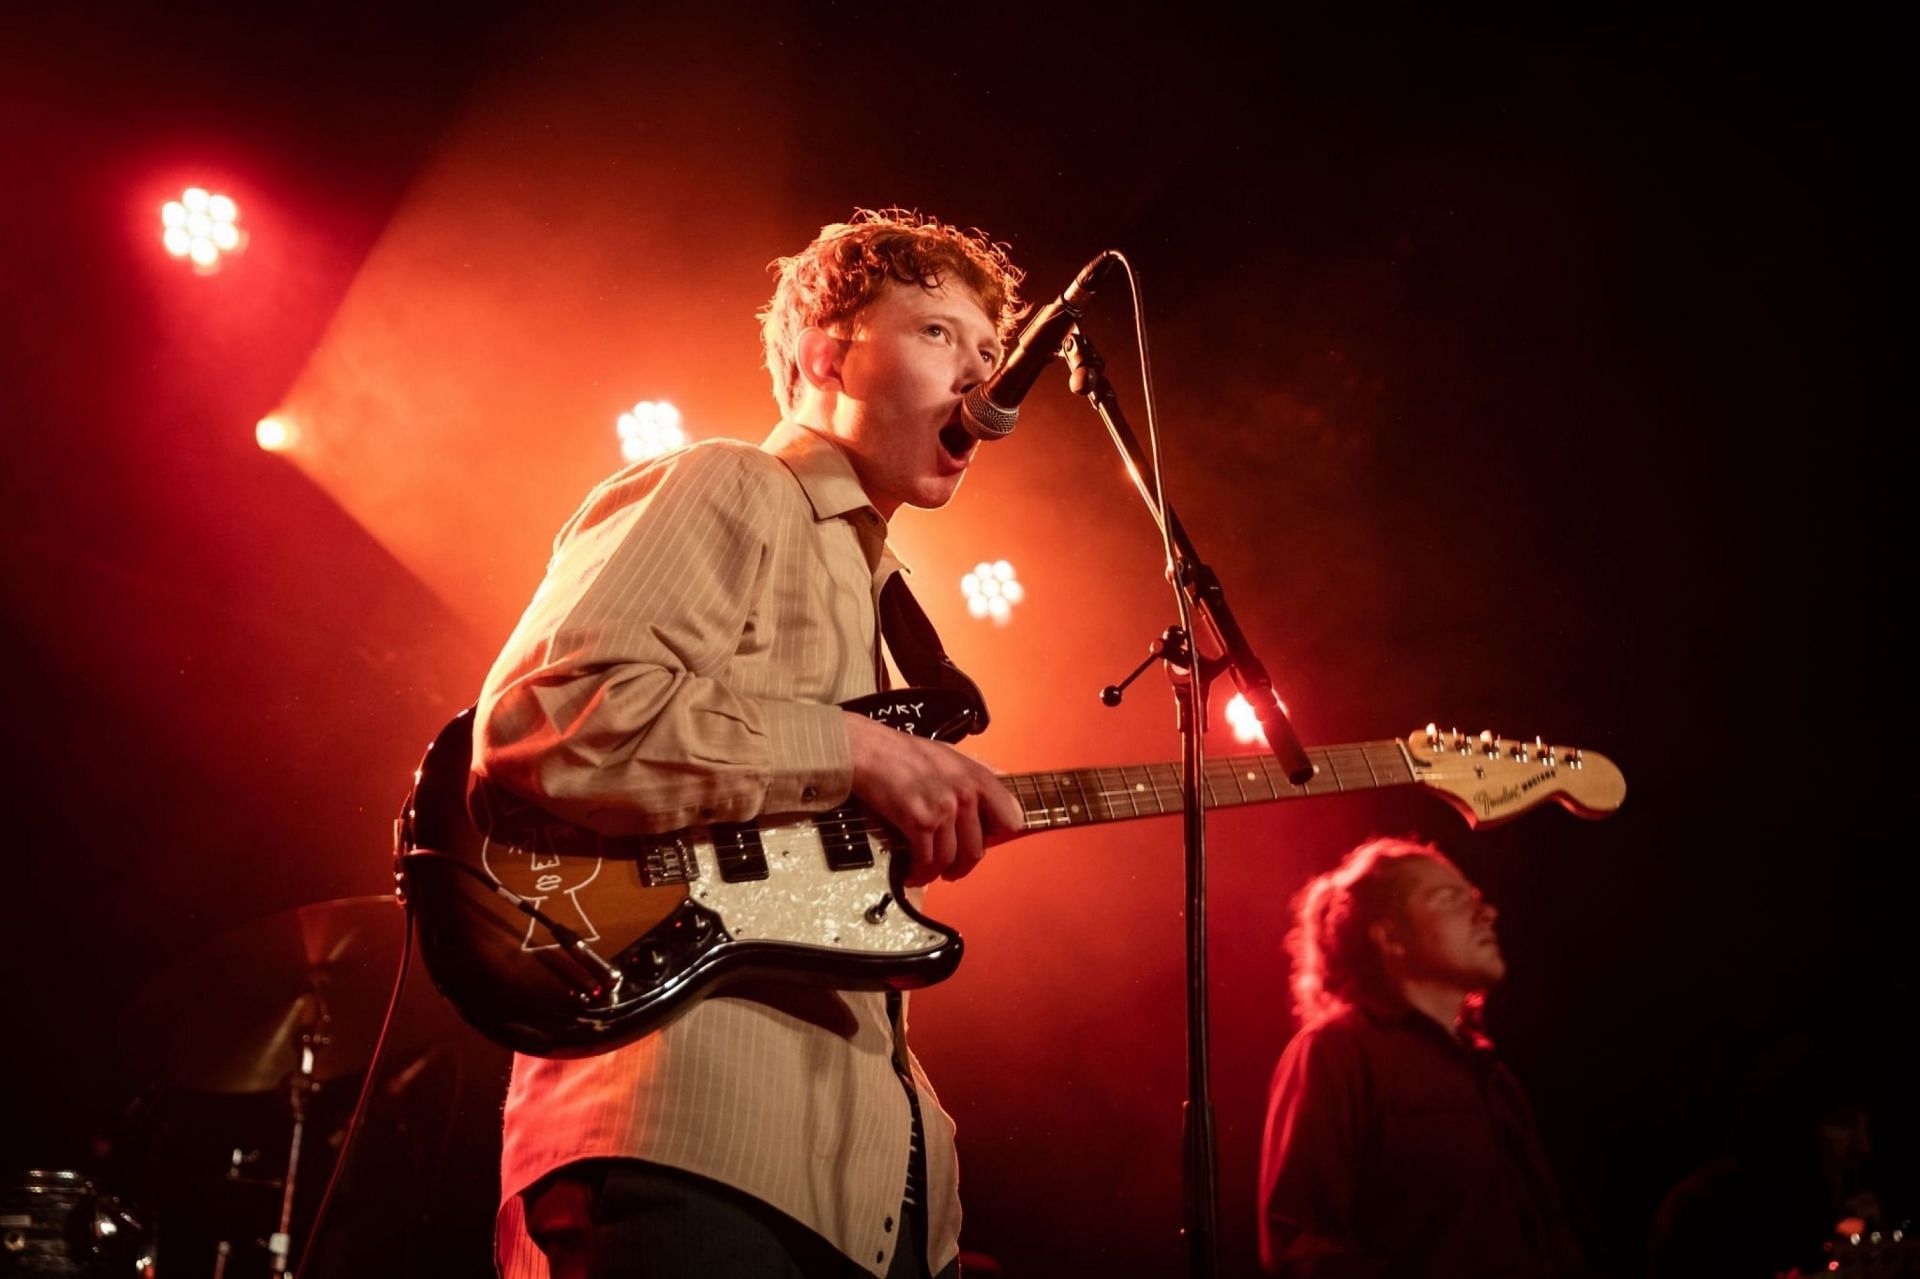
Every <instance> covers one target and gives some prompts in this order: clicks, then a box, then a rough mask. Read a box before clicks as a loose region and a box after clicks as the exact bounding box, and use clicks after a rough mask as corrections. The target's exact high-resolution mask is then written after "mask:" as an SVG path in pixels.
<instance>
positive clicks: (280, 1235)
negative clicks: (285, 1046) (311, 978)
mask: <svg viewBox="0 0 1920 1279" xmlns="http://www.w3.org/2000/svg"><path fill="white" fill-rule="evenodd" d="M315 999H316V1001H317V1002H320V1008H321V1011H320V1013H319V1015H318V1016H317V1017H316V1018H315V1019H314V1022H313V1024H312V1025H310V1026H309V1027H308V1028H307V1029H306V1030H305V1031H303V1032H301V1035H300V1065H299V1067H298V1068H297V1069H296V1070H295V1071H294V1072H293V1075H292V1078H291V1081H290V1082H289V1084H288V1086H287V1102H288V1108H289V1110H290V1111H291V1112H292V1115H293V1137H292V1140H291V1141H289V1142H288V1145H287V1179H286V1181H285V1183H284V1184H283V1185H282V1186H281V1189H280V1228H279V1229H278V1230H275V1231H274V1232H273V1237H272V1238H270V1239H268V1240H267V1252H268V1253H269V1255H271V1256H272V1258H273V1273H274V1274H276V1275H284V1274H286V1273H287V1272H288V1271H290V1270H291V1269H293V1267H292V1265H291V1264H290V1261H289V1256H290V1254H291V1252H292V1244H293V1191H294V1183H295V1179H296V1176H297V1174H298V1173H299V1171H300V1144H301V1142H302V1141H303V1140H304V1139H305V1136H306V1130H307V1099H308V1098H309V1097H311V1096H312V1095H313V1092H314V1089H315V1088H316V1087H317V1085H316V1084H315V1083H314V1071H313V1062H314V1053H315V1052H316V1051H317V1050H318V1049H320V1048H323V1047H325V1046H326V1043H327V1033H326V1029H325V1028H326V1025H327V1021H328V1017H327V1014H326V1011H325V1007H326V1006H325V1003H324V1002H323V1001H320V997H319V994H318V992H317V991H316V992H315Z"/></svg>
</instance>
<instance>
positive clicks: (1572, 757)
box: [1567, 746, 1587, 768]
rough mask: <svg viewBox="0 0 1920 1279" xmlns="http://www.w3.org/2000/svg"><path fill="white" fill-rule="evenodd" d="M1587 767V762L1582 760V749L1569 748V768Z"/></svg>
mask: <svg viewBox="0 0 1920 1279" xmlns="http://www.w3.org/2000/svg"><path fill="white" fill-rule="evenodd" d="M1586 766H1587V762H1586V761H1585V760H1583V759H1581V758H1580V748H1579V747H1578V746H1569V747H1567V767H1568V768H1585V767H1586Z"/></svg>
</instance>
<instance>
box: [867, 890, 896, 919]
mask: <svg viewBox="0 0 1920 1279" xmlns="http://www.w3.org/2000/svg"><path fill="white" fill-rule="evenodd" d="M891 905H893V894H892V893H881V894H880V900H879V901H877V902H875V903H874V904H873V905H871V906H869V907H867V909H866V912H865V913H866V917H867V922H868V923H869V924H877V923H879V922H880V919H881V917H882V916H884V915H885V914H886V913H887V907H889V906H891Z"/></svg>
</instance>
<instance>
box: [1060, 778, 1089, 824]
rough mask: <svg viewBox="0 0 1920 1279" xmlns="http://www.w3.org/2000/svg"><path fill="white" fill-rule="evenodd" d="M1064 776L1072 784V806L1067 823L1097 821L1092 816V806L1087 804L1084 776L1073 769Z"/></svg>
mask: <svg viewBox="0 0 1920 1279" xmlns="http://www.w3.org/2000/svg"><path fill="white" fill-rule="evenodd" d="M1065 776H1066V778H1067V780H1068V781H1070V782H1072V783H1073V805H1072V807H1071V808H1070V809H1069V816H1068V818H1067V820H1068V822H1069V823H1073V824H1079V823H1084V822H1091V821H1095V820H1097V819H1096V818H1095V817H1094V815H1093V808H1092V806H1091V805H1090V804H1088V803H1087V783H1086V774H1085V773H1084V772H1081V771H1080V770H1078V769H1075V770H1074V771H1073V772H1071V773H1067V774H1065Z"/></svg>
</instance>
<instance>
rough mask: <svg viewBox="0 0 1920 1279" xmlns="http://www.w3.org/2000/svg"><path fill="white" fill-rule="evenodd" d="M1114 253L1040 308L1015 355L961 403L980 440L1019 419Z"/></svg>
mask: <svg viewBox="0 0 1920 1279" xmlns="http://www.w3.org/2000/svg"><path fill="white" fill-rule="evenodd" d="M1113 260H1114V255H1113V253H1112V251H1111V250H1109V251H1108V252H1105V253H1102V254H1101V255H1100V256H1099V257H1097V258H1095V259H1094V260H1093V261H1091V262H1089V263H1087V265H1086V267H1085V268H1084V269H1083V270H1082V271H1081V272H1080V274H1079V275H1076V276H1075V277H1074V278H1073V283H1072V284H1069V285H1068V286H1067V288H1066V291H1065V292H1064V293H1062V294H1061V295H1060V296H1059V297H1057V298H1055V299H1054V300H1053V301H1051V302H1049V303H1047V304H1046V305H1045V306H1044V307H1041V308H1040V312H1039V314H1037V315H1035V316H1034V317H1033V319H1031V320H1029V321H1028V322H1027V327H1026V328H1024V329H1022V330H1021V331H1020V339H1019V342H1018V343H1017V344H1016V345H1015V346H1014V348H1013V354H1012V355H1010V356H1008V357H1007V362H1006V363H1005V364H1002V365H1001V366H1000V367H999V369H998V370H997V371H995V373H994V375H993V376H992V377H990V378H988V379H987V380H986V381H984V382H982V383H981V384H980V385H979V386H976V387H974V388H973V389H972V390H971V391H968V392H967V393H966V395H964V396H962V397H961V400H960V420H961V422H963V423H964V424H965V425H966V428H967V430H968V431H970V432H972V434H973V436H974V438H976V439H981V440H999V439H1005V438H1006V437H1007V436H1008V435H1009V434H1011V433H1012V431H1013V426H1014V423H1016V422H1018V421H1019V420H1020V401H1021V400H1024V399H1026V398H1027V392H1028V391H1031V390H1032V389H1033V384H1034V383H1035V382H1038V381H1039V380H1040V374H1041V372H1042V371H1043V370H1044V369H1045V368H1046V367H1047V365H1048V364H1050V363H1052V362H1053V357H1054V356H1056V355H1058V354H1059V353H1060V344H1061V343H1062V342H1064V341H1066V338H1067V334H1068V332H1069V331H1071V330H1072V328H1073V326H1074V325H1075V324H1077V323H1079V320H1080V313H1081V312H1082V311H1084V310H1085V309H1086V305H1087V299H1088V298H1090V297H1092V296H1093V290H1094V286H1095V285H1097V284H1098V283H1099V282H1100V279H1101V277H1102V276H1104V275H1105V274H1106V273H1107V269H1108V268H1109V267H1110V266H1112V264H1113Z"/></svg>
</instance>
